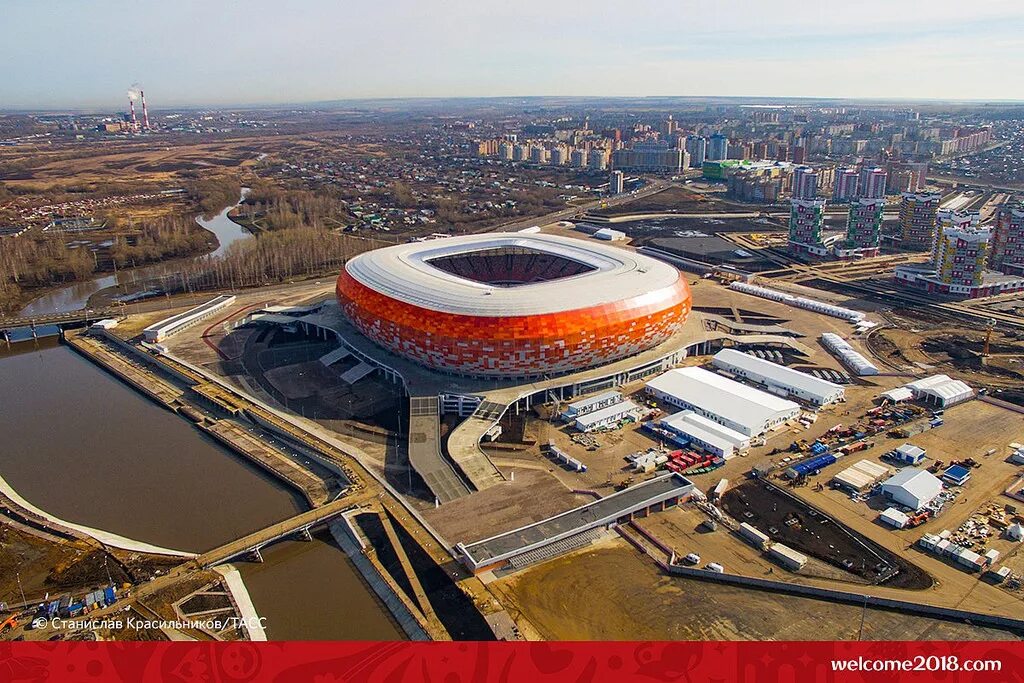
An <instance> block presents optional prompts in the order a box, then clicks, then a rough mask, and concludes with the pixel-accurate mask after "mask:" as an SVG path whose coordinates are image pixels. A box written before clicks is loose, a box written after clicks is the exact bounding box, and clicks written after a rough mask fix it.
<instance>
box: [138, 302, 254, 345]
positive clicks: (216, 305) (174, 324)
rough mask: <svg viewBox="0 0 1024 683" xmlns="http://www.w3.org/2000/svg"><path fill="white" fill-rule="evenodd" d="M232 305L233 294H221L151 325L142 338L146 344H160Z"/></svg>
mask: <svg viewBox="0 0 1024 683" xmlns="http://www.w3.org/2000/svg"><path fill="white" fill-rule="evenodd" d="M233 303H235V296H234V295H233V294H221V295H220V296H217V297H214V298H212V299H210V300H209V301H207V302H206V303H203V304H200V305H198V306H196V307H195V308H190V309H188V310H187V311H185V312H184V313H179V314H178V315H175V316H171V317H170V318H167V319H166V320H161V321H159V322H155V323H153V324H152V325H150V326H149V327H147V328H146V329H144V330H142V337H143V339H145V340H146V341H148V342H161V341H163V340H164V339H167V337H170V336H171V335H172V334H176V333H178V332H181V331H182V330H184V329H186V328H188V327H191V326H192V325H195V324H197V323H198V322H200V321H202V320H206V319H207V318H209V317H210V316H212V315H214V314H215V313H217V312H218V311H221V310H223V309H225V308H227V307H228V306H230V305H231V304H233Z"/></svg>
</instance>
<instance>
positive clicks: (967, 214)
mask: <svg viewBox="0 0 1024 683" xmlns="http://www.w3.org/2000/svg"><path fill="white" fill-rule="evenodd" d="M980 221H981V214H980V213H978V212H977V211H953V210H952V209H939V210H938V212H937V213H936V214H935V243H934V244H933V245H932V261H933V262H935V263H936V264H937V263H938V258H939V245H940V244H941V242H942V233H943V232H945V231H947V230H972V229H974V228H976V227H978V223H979V222H980Z"/></svg>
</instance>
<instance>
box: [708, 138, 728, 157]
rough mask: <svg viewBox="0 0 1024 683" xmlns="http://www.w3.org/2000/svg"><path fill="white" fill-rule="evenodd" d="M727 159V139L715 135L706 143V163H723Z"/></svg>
mask: <svg viewBox="0 0 1024 683" xmlns="http://www.w3.org/2000/svg"><path fill="white" fill-rule="evenodd" d="M728 157H729V138H728V137H726V136H725V135H722V134H721V133H715V134H714V135H712V136H711V139H710V140H709V141H708V147H707V161H723V160H725V159H727V158H728Z"/></svg>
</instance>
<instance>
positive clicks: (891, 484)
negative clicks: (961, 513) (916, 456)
mask: <svg viewBox="0 0 1024 683" xmlns="http://www.w3.org/2000/svg"><path fill="white" fill-rule="evenodd" d="M882 493H884V494H885V496H886V497H887V498H889V499H890V500H892V501H893V502H895V503H899V504H900V505H902V506H904V507H908V508H910V509H911V510H920V509H921V508H923V507H924V506H926V505H928V503H930V502H932V501H933V500H935V497H936V496H938V495H939V494H940V493H942V482H941V481H939V479H938V477H936V476H935V475H934V474H932V473H931V472H929V471H927V470H918V469H914V468H913V467H908V468H907V469H905V470H902V471H901V472H900V473H899V474H896V475H895V476H893V477H890V478H889V479H887V480H886V481H885V483H884V484H882Z"/></svg>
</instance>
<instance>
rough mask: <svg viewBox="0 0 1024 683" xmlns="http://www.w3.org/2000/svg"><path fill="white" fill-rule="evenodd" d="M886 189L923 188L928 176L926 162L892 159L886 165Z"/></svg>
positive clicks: (890, 190) (907, 189) (904, 190)
mask: <svg viewBox="0 0 1024 683" xmlns="http://www.w3.org/2000/svg"><path fill="white" fill-rule="evenodd" d="M888 174H889V178H888V180H887V181H886V184H887V186H888V191H889V192H892V193H893V194H895V193H897V192H919V191H920V190H923V189H924V186H925V182H926V181H927V176H928V164H926V163H923V162H909V161H893V162H890V163H889V165H888Z"/></svg>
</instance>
